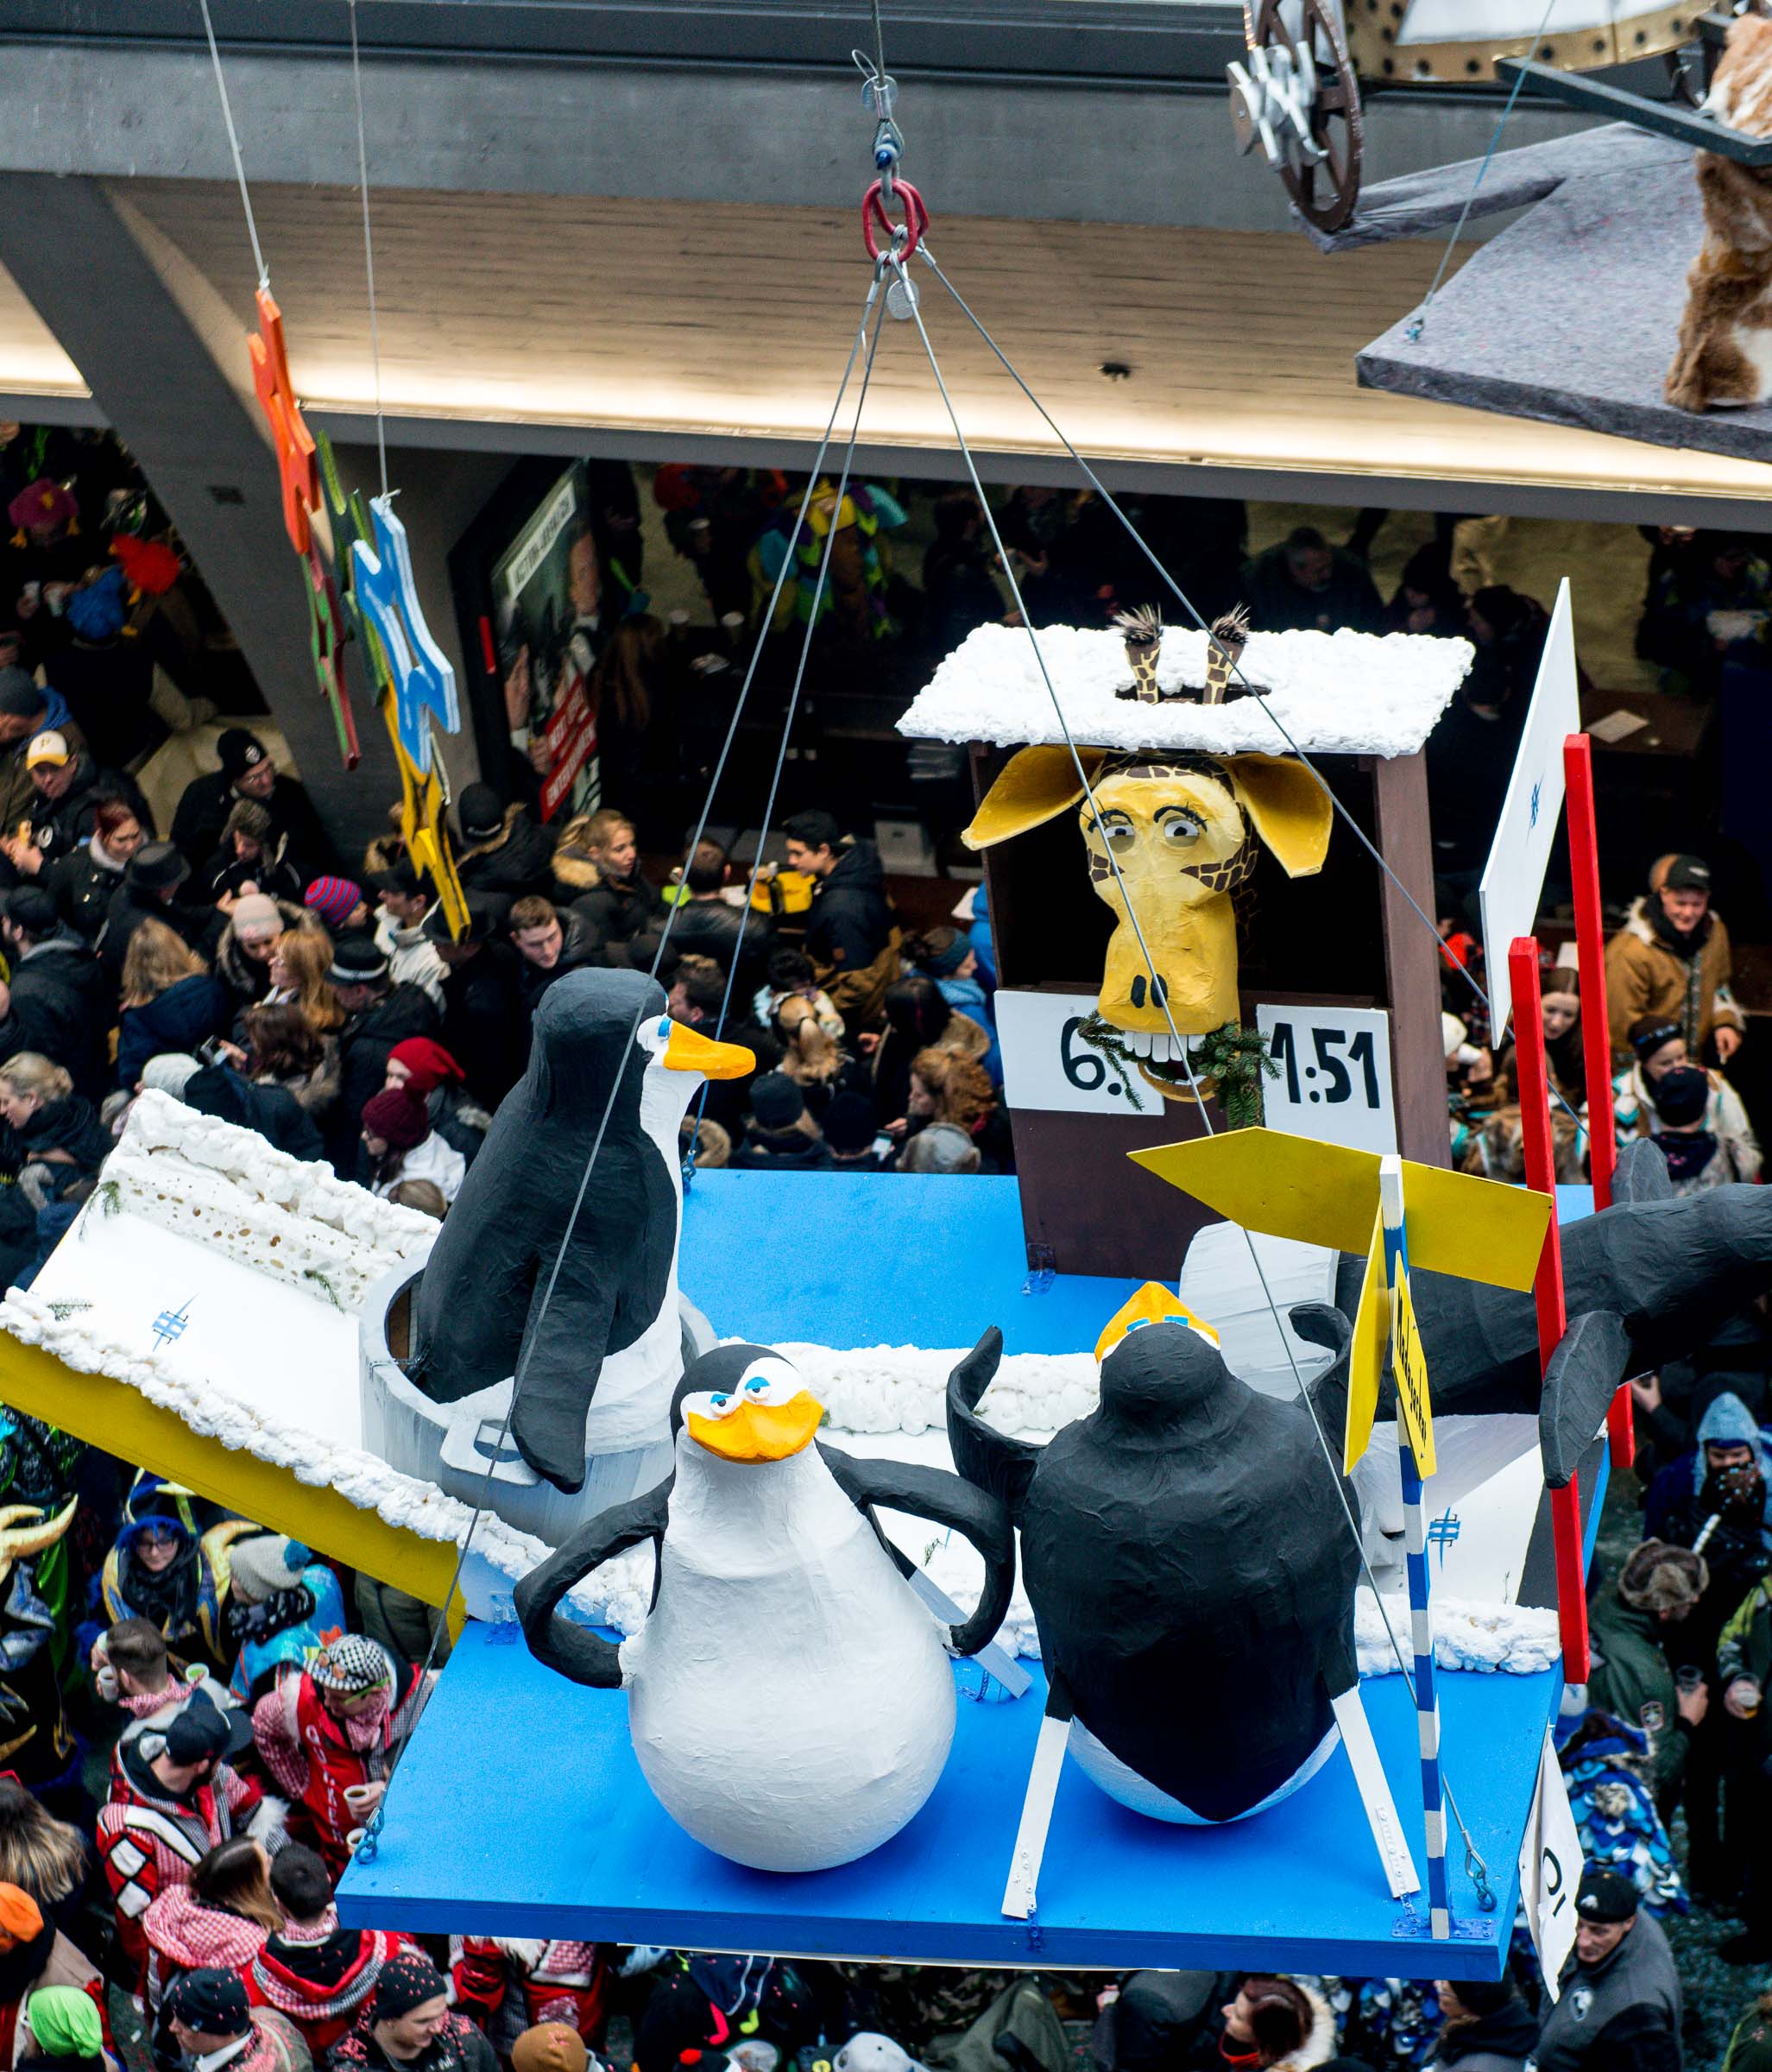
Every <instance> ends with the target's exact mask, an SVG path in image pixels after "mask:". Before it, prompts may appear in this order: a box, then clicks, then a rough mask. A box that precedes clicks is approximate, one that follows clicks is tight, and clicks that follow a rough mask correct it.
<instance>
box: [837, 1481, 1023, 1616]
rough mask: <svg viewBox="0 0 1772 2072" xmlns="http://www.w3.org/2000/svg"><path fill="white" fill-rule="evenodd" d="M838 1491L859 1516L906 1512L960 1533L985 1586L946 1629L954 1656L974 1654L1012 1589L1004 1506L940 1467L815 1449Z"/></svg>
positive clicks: (1011, 1547) (1010, 1529)
mask: <svg viewBox="0 0 1772 2072" xmlns="http://www.w3.org/2000/svg"><path fill="white" fill-rule="evenodd" d="M818 1450H819V1452H820V1453H821V1454H822V1455H823V1459H824V1464H825V1466H826V1467H828V1468H829V1469H830V1472H831V1474H832V1475H833V1476H834V1477H835V1478H836V1484H837V1487H838V1488H840V1489H841V1490H842V1493H843V1494H844V1495H845V1496H847V1497H848V1500H849V1501H850V1502H851V1503H852V1504H854V1506H855V1507H856V1508H857V1509H858V1510H861V1511H870V1512H871V1511H872V1510H873V1508H874V1507H876V1506H880V1505H883V1506H884V1507H886V1509H887V1510H890V1511H908V1512H910V1513H911V1515H912V1516H913V1517H916V1518H926V1519H930V1522H931V1523H932V1524H935V1525H938V1526H952V1528H953V1529H954V1530H955V1532H963V1533H964V1534H965V1535H966V1537H967V1538H968V1539H969V1540H970V1541H971V1542H972V1544H973V1545H974V1546H975V1547H976V1548H977V1549H978V1551H979V1552H980V1553H981V1555H982V1556H983V1557H984V1563H985V1587H984V1589H983V1591H982V1593H981V1595H980V1597H979V1601H978V1608H977V1609H976V1610H975V1611H974V1613H973V1614H972V1616H971V1618H969V1619H968V1620H967V1621H966V1623H965V1624H964V1625H963V1626H955V1627H949V1629H948V1640H949V1646H951V1647H952V1648H953V1650H954V1652H955V1654H956V1655H975V1654H976V1653H977V1652H978V1651H979V1650H980V1648H981V1647H983V1646H985V1645H986V1643H987V1641H989V1640H991V1639H993V1638H994V1636H995V1634H996V1631H997V1628H998V1627H1000V1626H1001V1625H1002V1623H1003V1620H1004V1618H1005V1617H1006V1614H1007V1613H1008V1610H1009V1599H1010V1595H1011V1593H1012V1591H1013V1590H1014V1588H1015V1528H1014V1526H1012V1525H1011V1523H1010V1521H1009V1513H1008V1510H1007V1509H1006V1507H1005V1506H1004V1505H1003V1504H1002V1503H1001V1502H1000V1500H998V1499H997V1498H996V1497H994V1496H993V1495H992V1494H990V1493H989V1492H988V1491H987V1490H984V1489H979V1488H974V1486H973V1484H972V1483H970V1482H968V1481H962V1479H961V1478H960V1476H958V1475H949V1473H948V1471H947V1469H945V1468H923V1467H918V1466H917V1465H916V1464H915V1463H913V1462H910V1461H890V1460H877V1461H858V1460H856V1459H854V1457H853V1456H851V1455H849V1454H847V1453H842V1452H839V1450H837V1449H836V1447H835V1446H824V1445H821V1446H820V1447H819V1449H818Z"/></svg>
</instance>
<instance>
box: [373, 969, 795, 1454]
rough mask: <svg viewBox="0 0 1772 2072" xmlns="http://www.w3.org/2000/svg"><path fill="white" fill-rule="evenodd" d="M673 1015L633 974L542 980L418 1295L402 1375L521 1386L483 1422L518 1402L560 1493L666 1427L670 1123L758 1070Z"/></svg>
mask: <svg viewBox="0 0 1772 2072" xmlns="http://www.w3.org/2000/svg"><path fill="white" fill-rule="evenodd" d="M755 1065H756V1060H755V1058H754V1057H753V1056H752V1054H751V1053H750V1052H749V1051H747V1050H745V1049H743V1048H742V1047H741V1045H737V1044H732V1043H715V1042H712V1041H710V1040H709V1038H707V1037H705V1036H703V1035H701V1034H700V1033H698V1032H697V1031H696V1030H694V1029H691V1028H687V1027H684V1025H683V1024H681V1023H680V1022H675V1021H672V1020H670V1019H669V1018H668V1017H667V1016H666V1014H665V990H664V988H663V987H662V986H660V985H659V983H658V982H657V981H656V980H654V979H651V978H648V977H647V976H646V974H645V973H644V972H641V971H600V970H578V971H570V972H568V973H567V975H566V976H564V978H562V979H559V980H558V981H557V982H555V983H554V984H553V985H552V986H550V987H549V988H548V989H547V992H546V993H545V995H544V996H543V998H542V1002H541V1005H540V1007H539V1008H537V1010H536V1013H535V1020H534V1022H533V1026H532V1032H531V1041H530V1051H529V1069H528V1071H527V1072H526V1073H525V1074H524V1076H523V1077H522V1079H521V1081H520V1083H518V1084H517V1085H516V1086H514V1087H513V1088H512V1090H511V1091H510V1092H509V1093H508V1095H507V1096H505V1099H504V1101H503V1102H502V1103H501V1106H500V1108H499V1111H498V1114H497V1115H496V1116H495V1118H494V1120H493V1125H492V1128H491V1129H490V1131H489V1133H488V1134H487V1138H486V1141H485V1143H484V1144H483V1145H482V1147H481V1150H480V1154H479V1156H478V1157H477V1158H476V1159H475V1161H474V1163H473V1164H472V1166H470V1167H469V1169H468V1177H467V1178H466V1179H465V1180H463V1183H462V1188H461V1192H460V1193H459V1194H458V1195H457V1197H456V1202H455V1206H454V1207H453V1208H452V1209H451V1210H450V1213H449V1217H448V1220H447V1221H446V1222H445V1224H444V1226H443V1229H442V1230H441V1232H440V1233H439V1234H438V1240H437V1243H436V1245H435V1247H434V1248H433V1249H432V1254H431V1256H430V1258H429V1260H427V1261H426V1266H425V1271H424V1273H423V1274H422V1276H421V1277H420V1279H419V1286H418V1288H417V1290H416V1292H415V1293H414V1295H413V1304H412V1351H411V1354H410V1356H409V1358H408V1360H407V1374H408V1375H409V1377H410V1378H411V1379H412V1380H413V1381H414V1382H416V1383H417V1385H418V1386H419V1387H420V1388H421V1389H423V1390H424V1392H425V1393H426V1395H428V1396H430V1397H431V1398H432V1400H433V1401H435V1402H438V1403H457V1402H460V1401H461V1400H462V1399H463V1398H464V1397H467V1396H471V1395H475V1394H476V1393H478V1392H481V1391H498V1390H499V1389H500V1385H501V1384H503V1385H505V1386H506V1387H507V1388H508V1385H509V1383H510V1382H511V1380H513V1378H520V1383H521V1386H520V1387H518V1388H517V1390H516V1393H515V1401H514V1404H513V1403H512V1400H511V1397H510V1395H509V1394H508V1393H503V1394H502V1395H501V1396H500V1397H498V1398H497V1399H495V1398H494V1397H492V1396H489V1397H488V1398H486V1399H485V1400H484V1401H483V1403H482V1406H481V1414H482V1416H483V1417H487V1418H498V1419H502V1417H503V1415H504V1414H505V1411H506V1408H507V1406H508V1407H509V1413H510V1431H511V1437H512V1439H513V1441H514V1443H515V1445H516V1447H517V1450H518V1451H519V1452H520V1454H521V1455H522V1456H523V1458H524V1460H525V1461H527V1462H528V1464H529V1466H530V1467H531V1468H532V1469H534V1471H535V1473H536V1474H537V1475H542V1476H545V1478H546V1479H547V1481H551V1482H552V1484H553V1485H554V1487H555V1488H558V1489H563V1490H566V1491H568V1492H571V1491H574V1490H577V1489H579V1488H583V1483H584V1477H585V1462H586V1460H587V1458H588V1457H590V1456H591V1455H594V1454H599V1453H617V1452H627V1451H630V1450H634V1449H637V1448H640V1447H643V1446H646V1445H649V1444H653V1443H658V1444H659V1445H662V1444H663V1443H664V1442H665V1439H666V1438H667V1437H668V1436H669V1431H670V1412H671V1395H672V1389H673V1388H674V1387H675V1386H676V1383H677V1380H678V1377H679V1375H680V1374H682V1372H683V1337H682V1326H681V1323H680V1321H679V1314H678V1301H677V1242H678V1235H679V1229H680V1225H681V1222H682V1215H683V1183H682V1177H681V1169H680V1166H679V1164H678V1149H677V1133H678V1124H679V1123H680V1122H681V1121H682V1120H683V1115H684V1110H685V1109H687V1108H688V1106H689V1103H690V1102H691V1100H693V1099H694V1097H695V1096H696V1095H697V1092H699V1091H700V1090H701V1087H702V1084H703V1081H704V1080H708V1079H735V1078H740V1077H743V1075H744V1074H745V1073H747V1072H749V1071H753V1070H754V1069H755ZM587 1175H588V1177H587ZM629 1487H630V1488H631V1487H632V1484H630V1485H629Z"/></svg>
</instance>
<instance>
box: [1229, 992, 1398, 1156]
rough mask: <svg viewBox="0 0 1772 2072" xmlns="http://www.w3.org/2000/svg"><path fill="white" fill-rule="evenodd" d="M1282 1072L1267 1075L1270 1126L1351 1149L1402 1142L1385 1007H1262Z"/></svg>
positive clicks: (1259, 1014) (1259, 1022) (1261, 1021)
mask: <svg viewBox="0 0 1772 2072" xmlns="http://www.w3.org/2000/svg"><path fill="white" fill-rule="evenodd" d="M1255 1020H1256V1026H1257V1027H1258V1028H1259V1029H1260V1031H1261V1033H1262V1034H1263V1035H1264V1036H1265V1037H1266V1038H1267V1043H1268V1052H1269V1055H1270V1056H1271V1058H1272V1059H1273V1061H1274V1063H1275V1064H1277V1065H1278V1066H1279V1068H1280V1071H1279V1077H1277V1078H1275V1079H1264V1080H1263V1081H1262V1087H1261V1098H1262V1115H1263V1119H1264V1121H1265V1122H1266V1123H1267V1126H1268V1128H1270V1129H1284V1130H1290V1132H1291V1133H1292V1134H1293V1135H1294V1136H1296V1137H1312V1138H1315V1140H1316V1141H1317V1142H1318V1143H1319V1144H1346V1146H1347V1147H1349V1148H1350V1149H1351V1150H1353V1151H1376V1152H1378V1153H1387V1152H1394V1151H1395V1150H1396V1149H1397V1108H1396V1103H1395V1102H1394V1100H1393V1099H1392V1096H1391V1088H1390V1016H1389V1015H1388V1014H1386V1013H1385V1012H1384V1009H1383V1008H1270V1007H1258V1008H1256V1010H1255Z"/></svg>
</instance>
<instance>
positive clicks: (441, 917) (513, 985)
mask: <svg viewBox="0 0 1772 2072" xmlns="http://www.w3.org/2000/svg"><path fill="white" fill-rule="evenodd" d="M509 912H510V902H509V901H508V900H504V899H499V898H494V897H489V896H488V895H486V894H480V893H470V894H468V925H467V928H466V930H465V931H464V932H463V936H462V938H461V940H460V941H459V942H457V940H456V939H455V938H454V937H453V936H451V933H450V932H449V919H448V916H447V915H446V914H445V913H444V911H443V909H442V907H432V909H431V911H430V913H427V914H426V917H425V927H424V932H425V936H426V940H427V941H428V942H430V943H431V944H432V945H433V946H434V947H435V949H436V951H437V954H438V957H441V958H442V960H443V966H444V970H445V978H444V982H443V1029H442V1041H443V1043H444V1045H445V1047H446V1048H447V1049H448V1050H449V1052H451V1055H452V1056H453V1057H455V1058H457V1059H459V1061H460V1063H461V1068H462V1071H463V1074H464V1075H465V1077H466V1079H467V1084H468V1090H469V1091H470V1093H471V1094H473V1095H474V1096H476V1098H477V1099H478V1100H479V1101H480V1102H481V1103H482V1105H483V1106H484V1107H486V1108H488V1109H496V1108H497V1106H498V1104H499V1102H501V1101H502V1100H503V1099H504V1097H505V1096H506V1095H507V1094H508V1093H509V1092H510V1090H511V1089H512V1088H513V1087H514V1085H515V1084H516V1083H517V1082H518V1080H520V1078H521V1077H523V1073H524V1070H525V1068H526V1067H527V1064H528V1063H529V1018H528V1016H527V1014H524V1012H523V961H522V959H521V958H520V957H519V956H518V955H517V953H516V951H514V949H512V947H511V945H510V944H509V943H508V942H507V941H506V940H505V939H504V924H505V917H506V915H507V914H508V913H509Z"/></svg>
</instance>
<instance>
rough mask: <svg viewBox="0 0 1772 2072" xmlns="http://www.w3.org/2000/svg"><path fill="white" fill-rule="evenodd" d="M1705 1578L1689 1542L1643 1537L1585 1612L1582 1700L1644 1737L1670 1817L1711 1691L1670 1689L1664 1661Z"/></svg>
mask: <svg viewBox="0 0 1772 2072" xmlns="http://www.w3.org/2000/svg"><path fill="white" fill-rule="evenodd" d="M1708 1580H1709V1577H1708V1573H1707V1571H1706V1567H1705V1563H1704V1557H1702V1556H1701V1555H1698V1554H1694V1553H1693V1552H1692V1551H1691V1550H1690V1549H1689V1548H1687V1547H1677V1546H1670V1545H1668V1543H1667V1542H1666V1541H1664V1540H1659V1539H1646V1540H1644V1541H1643V1544H1642V1545H1640V1546H1637V1547H1633V1548H1632V1549H1631V1551H1630V1559H1629V1560H1628V1561H1627V1562H1626V1563H1624V1569H1623V1570H1622V1571H1621V1572H1620V1574H1619V1576H1618V1587H1617V1588H1616V1589H1612V1590H1608V1591H1604V1592H1602V1593H1601V1595H1599V1597H1597V1598H1596V1599H1595V1601H1594V1602H1593V1606H1592V1609H1591V1611H1590V1612H1589V1614H1588V1632H1589V1635H1590V1637H1591V1639H1592V1651H1593V1659H1592V1674H1591V1675H1590V1676H1589V1677H1588V1680H1587V1702H1588V1703H1589V1704H1590V1705H1595V1706H1598V1707H1599V1709H1600V1710H1601V1711H1602V1712H1609V1713H1611V1715H1612V1717H1613V1718H1614V1719H1617V1720H1622V1721H1624V1724H1625V1725H1626V1726H1627V1727H1636V1728H1640V1729H1641V1730H1642V1732H1643V1734H1646V1735H1647V1736H1648V1737H1649V1750H1650V1761H1651V1764H1652V1766H1653V1767H1652V1782H1653V1784H1654V1786H1655V1797H1656V1800H1657V1803H1658V1804H1660V1806H1661V1808H1662V1817H1663V1819H1667V1818H1669V1817H1671V1816H1672V1813H1673V1810H1674V1803H1675V1801H1676V1799H1677V1797H1678V1796H1679V1791H1680V1783H1681V1778H1682V1777H1683V1776H1684V1775H1685V1772H1686V1759H1687V1753H1688V1752H1689V1751H1690V1749H1691V1747H1692V1737H1693V1733H1694V1732H1695V1730H1696V1729H1697V1728H1698V1725H1699V1721H1701V1720H1702V1719H1703V1718H1704V1716H1705V1714H1706V1711H1707V1710H1708V1709H1709V1707H1710V1693H1709V1692H1708V1691H1707V1690H1706V1688H1705V1686H1704V1685H1703V1684H1699V1687H1698V1688H1697V1690H1678V1689H1676V1687H1675V1685H1674V1671H1673V1670H1672V1668H1671V1667H1670V1666H1669V1665H1668V1652H1667V1644H1668V1639H1669V1637H1670V1629H1672V1628H1674V1627H1677V1626H1679V1625H1681V1623H1682V1622H1683V1621H1684V1620H1687V1619H1688V1618H1689V1617H1690V1616H1691V1614H1692V1612H1693V1608H1695V1606H1696V1605H1697V1603H1698V1601H1699V1598H1700V1597H1701V1596H1702V1595H1703V1594H1704V1590H1705V1586H1706V1582H1707V1581H1708Z"/></svg>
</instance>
